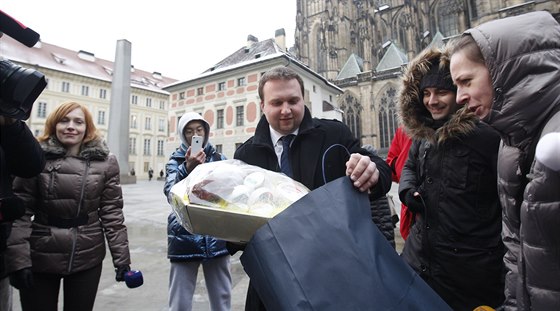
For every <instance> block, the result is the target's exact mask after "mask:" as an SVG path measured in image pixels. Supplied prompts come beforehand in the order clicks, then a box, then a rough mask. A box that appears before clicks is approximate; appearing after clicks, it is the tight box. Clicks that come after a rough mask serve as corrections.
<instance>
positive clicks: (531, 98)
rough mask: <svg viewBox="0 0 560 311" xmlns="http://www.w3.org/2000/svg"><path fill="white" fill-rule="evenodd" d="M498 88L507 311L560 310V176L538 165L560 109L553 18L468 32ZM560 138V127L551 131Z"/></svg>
mask: <svg viewBox="0 0 560 311" xmlns="http://www.w3.org/2000/svg"><path fill="white" fill-rule="evenodd" d="M466 33H468V34H470V35H472V37H473V38H474V39H475V41H476V42H477V44H478V46H479V47H480V49H481V51H482V54H483V56H484V59H485V60H486V63H487V66H488V67H489V70H490V76H491V79H492V84H493V87H494V93H495V94H494V102H493V105H492V110H491V112H490V114H489V115H488V116H487V117H486V118H485V120H484V121H486V122H487V123H488V124H489V125H490V126H492V127H493V128H495V129H496V130H497V131H498V132H499V133H500V136H501V137H502V141H503V144H502V146H501V147H500V151H499V156H498V186H499V189H498V191H499V195H500V201H501V204H502V207H503V232H502V236H503V240H504V244H505V246H506V248H507V253H506V255H505V257H504V261H505V264H506V267H507V270H508V273H507V275H506V289H505V294H506V304H505V308H506V310H560V191H559V190H560V176H559V175H560V173H559V172H555V171H553V170H551V169H548V168H546V167H544V166H543V165H542V164H541V163H539V162H538V161H533V155H534V152H535V146H536V143H537V141H538V139H539V138H540V136H541V132H542V130H543V128H544V126H545V124H547V122H548V121H549V120H550V118H551V117H552V115H554V114H555V113H556V112H557V111H559V110H560V82H559V81H560V25H559V24H558V23H557V22H556V21H555V20H554V18H553V17H552V16H551V15H550V14H549V13H547V12H534V13H529V14H524V15H520V16H516V17H512V18H506V19H502V20H496V21H492V22H489V23H486V24H482V25H480V26H479V27H477V28H474V29H470V30H467V31H466ZM549 126H550V127H551V130H552V131H556V132H558V131H560V124H549Z"/></svg>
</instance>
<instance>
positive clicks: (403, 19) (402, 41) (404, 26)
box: [398, 13, 412, 51]
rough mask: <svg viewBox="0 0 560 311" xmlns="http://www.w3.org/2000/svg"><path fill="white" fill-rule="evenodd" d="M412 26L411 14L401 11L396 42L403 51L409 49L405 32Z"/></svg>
mask: <svg viewBox="0 0 560 311" xmlns="http://www.w3.org/2000/svg"><path fill="white" fill-rule="evenodd" d="M411 26H412V16H410V14H408V13H402V14H401V15H399V19H398V36H399V39H398V42H399V46H400V47H401V48H402V49H404V50H405V51H408V50H409V42H408V36H407V32H408V30H409V28H410V27H411Z"/></svg>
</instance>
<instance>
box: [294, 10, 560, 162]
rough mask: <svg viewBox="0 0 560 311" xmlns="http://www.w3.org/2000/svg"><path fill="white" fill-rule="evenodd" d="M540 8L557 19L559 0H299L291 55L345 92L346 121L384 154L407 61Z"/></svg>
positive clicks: (342, 98)
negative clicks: (467, 32)
mask: <svg viewBox="0 0 560 311" xmlns="http://www.w3.org/2000/svg"><path fill="white" fill-rule="evenodd" d="M538 10H546V11H549V12H551V13H552V14H553V15H554V16H555V17H556V19H557V20H558V19H560V13H559V12H560V1H558V0H531V1H529V0H298V1H297V16H296V30H295V46H294V54H295V55H296V56H297V57H298V58H299V59H300V60H301V61H302V62H303V63H304V64H307V65H308V66H309V67H310V68H311V69H313V70H315V71H316V72H317V73H319V74H320V75H322V76H323V77H325V78H327V79H328V80H329V81H332V82H334V83H335V84H336V85H338V86H339V87H341V88H342V89H343V90H344V93H343V95H341V96H340V97H339V101H338V105H339V107H340V108H341V109H342V110H343V111H344V117H343V120H344V121H345V122H346V123H347V124H348V125H349V126H350V127H351V128H352V130H353V131H354V133H355V134H356V135H357V136H359V137H361V138H362V142H363V143H364V144H372V145H374V146H375V147H377V148H379V149H380V151H381V152H384V151H386V150H387V148H388V147H389V145H390V142H391V139H392V137H393V133H394V131H395V129H396V127H397V126H398V124H397V118H396V114H395V113H396V100H397V96H398V91H399V87H400V76H401V72H402V69H403V68H404V65H406V64H407V63H408V60H410V59H412V58H413V57H414V56H415V55H416V54H417V53H418V52H420V51H421V50H422V49H424V48H426V47H427V46H429V45H438V46H441V45H443V44H444V42H446V40H448V39H449V38H452V37H454V36H457V35H460V34H461V33H462V32H463V31H464V30H466V29H468V28H471V27H475V26H477V25H479V24H481V23H484V22H486V21H489V20H493V19H498V18H504V17H507V16H512V15H519V14H523V13H527V12H531V11H538Z"/></svg>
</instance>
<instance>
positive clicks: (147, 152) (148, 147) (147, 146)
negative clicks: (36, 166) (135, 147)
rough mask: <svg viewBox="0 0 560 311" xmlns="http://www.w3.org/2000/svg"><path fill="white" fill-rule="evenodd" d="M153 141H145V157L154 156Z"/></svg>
mask: <svg viewBox="0 0 560 311" xmlns="http://www.w3.org/2000/svg"><path fill="white" fill-rule="evenodd" d="M151 144H152V140H151V139H149V138H146V139H144V155H147V156H149V155H152V150H151V149H152V148H151Z"/></svg>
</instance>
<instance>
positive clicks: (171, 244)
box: [163, 112, 231, 311]
mask: <svg viewBox="0 0 560 311" xmlns="http://www.w3.org/2000/svg"><path fill="white" fill-rule="evenodd" d="M177 134H178V135H179V137H180V138H181V141H182V144H181V146H180V147H179V148H177V150H175V151H174V152H173V154H171V157H170V158H169V162H167V165H166V171H167V175H166V176H167V177H166V181H165V186H164V188H163V192H164V194H165V196H166V197H167V199H168V201H169V192H170V190H171V187H173V185H175V183H177V182H179V181H181V180H183V179H184V178H186V177H187V176H188V175H189V173H190V172H192V171H193V170H194V169H195V167H196V166H197V165H199V164H202V163H205V162H212V161H221V160H225V159H226V158H225V157H224V156H223V155H222V154H220V153H218V152H216V149H215V148H214V146H212V145H211V144H210V142H209V141H208V136H209V135H210V126H209V125H208V122H206V120H204V119H203V118H202V116H200V115H199V114H198V113H195V112H187V113H185V114H184V115H183V116H182V117H181V119H180V120H179V125H178V126H177ZM194 135H198V136H202V137H204V140H203V144H202V147H203V148H202V149H201V150H200V151H199V152H198V153H197V154H191V147H190V146H191V139H192V137H193V136H194ZM230 257H231V256H230V255H229V253H228V251H227V249H226V243H225V241H222V240H218V239H216V238H214V237H211V236H205V235H197V234H191V233H189V232H188V231H187V230H186V229H185V228H183V226H182V225H181V224H180V222H179V220H178V219H177V216H176V215H175V213H174V212H171V214H169V217H168V224H167V258H169V260H170V262H171V269H170V272H169V310H170V311H174V310H181V311H184V310H191V309H192V298H193V295H194V290H195V287H196V279H197V274H198V268H199V266H200V265H201V264H202V268H203V270H204V278H205V280H206V288H207V290H208V297H209V300H210V306H211V309H212V310H230V307H231V274H230Z"/></svg>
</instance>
